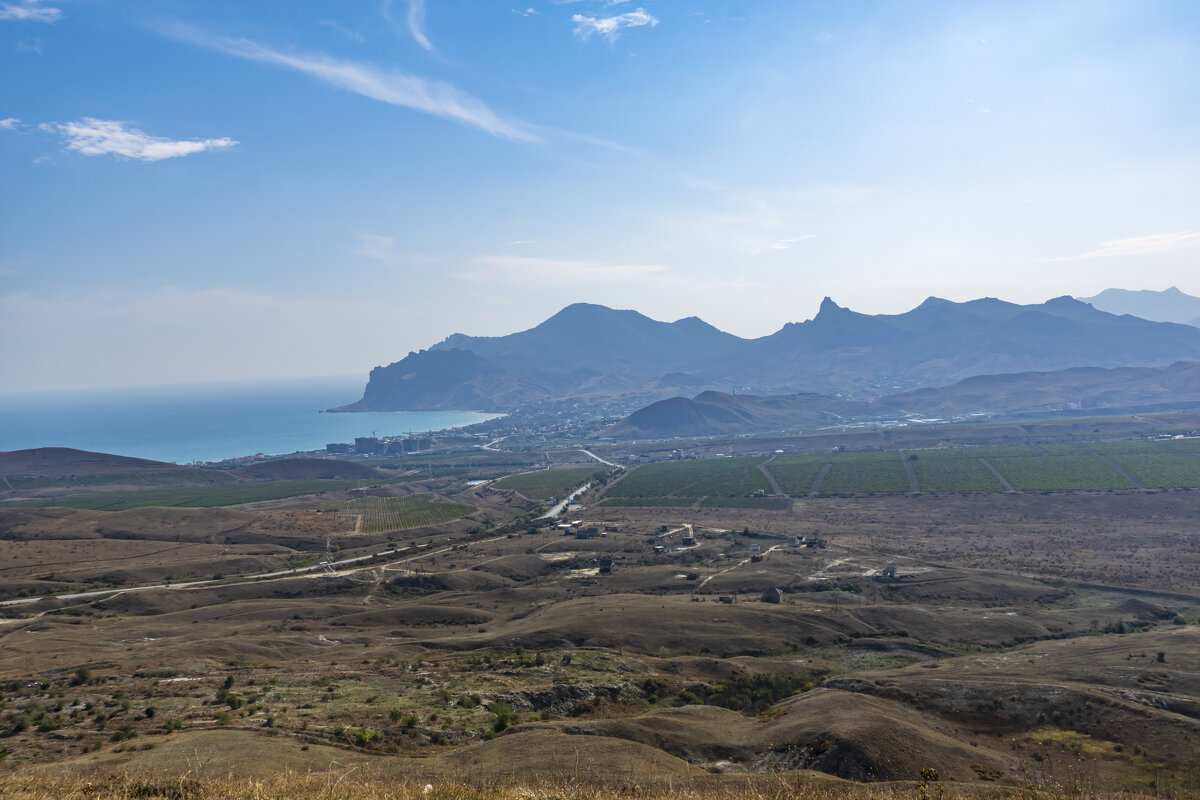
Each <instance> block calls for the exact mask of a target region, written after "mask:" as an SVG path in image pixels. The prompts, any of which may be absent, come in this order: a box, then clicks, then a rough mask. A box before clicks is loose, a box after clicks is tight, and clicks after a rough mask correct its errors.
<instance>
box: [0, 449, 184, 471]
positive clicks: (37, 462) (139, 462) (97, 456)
mask: <svg viewBox="0 0 1200 800" xmlns="http://www.w3.org/2000/svg"><path fill="white" fill-rule="evenodd" d="M190 471H192V470H191V469H190V468H189V467H180V466H178V465H176V464H168V463H165V462H163V461H150V460H149V459H145V458H130V457H128V456H116V455H112V454H111V453H93V452H90V451H87V450H75V449H72V448H70V447H38V448H35V449H32V450H9V451H7V452H0V475H21V476H29V477H35V478H66V477H71V476H76V477H82V476H104V475H122V474H127V473H135V472H181V473H184V472H190Z"/></svg>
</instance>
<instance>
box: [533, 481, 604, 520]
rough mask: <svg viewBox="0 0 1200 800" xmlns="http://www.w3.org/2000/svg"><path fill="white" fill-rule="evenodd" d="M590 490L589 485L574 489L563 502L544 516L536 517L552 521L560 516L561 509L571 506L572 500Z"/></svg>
mask: <svg viewBox="0 0 1200 800" xmlns="http://www.w3.org/2000/svg"><path fill="white" fill-rule="evenodd" d="M590 488H592V485H591V484H590V483H585V484H584V485H583V486H580V487H579V488H578V489H576V490H575V491H573V492H571V493H570V494H569V495H567V499H565V500H563V501H562V502H561V503H559V504H558V505H556V506H555V507H554V508H552V509H550V510H549V511H547V512H546V513H545V514H542V515H541V516H540V517H538V519H554V518H555V517H557V516H558V515H559V514H561V513H562V512H563V509H565V508H566V507H567V506H569V505H570V504H571V501H572V500H574V499H575V498H576V497H578V496H579V495H581V494H583V493H584V492H586V491H587V490H588V489H590Z"/></svg>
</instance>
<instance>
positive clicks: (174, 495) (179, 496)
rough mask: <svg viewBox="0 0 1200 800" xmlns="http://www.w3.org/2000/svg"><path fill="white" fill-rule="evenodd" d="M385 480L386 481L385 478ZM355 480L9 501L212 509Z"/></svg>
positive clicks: (32, 504)
mask: <svg viewBox="0 0 1200 800" xmlns="http://www.w3.org/2000/svg"><path fill="white" fill-rule="evenodd" d="M385 482H386V481H385ZM361 483H362V481H359V480H305V481H273V482H264V483H235V484H223V485H219V486H181V487H178V488H172V489H147V490H130V491H112V492H91V493H88V494H79V495H63V496H59V497H53V498H39V499H36V500H25V501H18V502H14V503H12V505H16V506H26V507H38V508H41V507H47V506H60V507H64V508H84V509H92V510H96V511H123V510H126V509H131V508H143V507H146V506H163V507H167V508H213V507H217V506H232V505H240V504H242V503H257V502H262V501H264V500H279V499H282V498H287V497H298V496H301V495H309V494H321V493H323V492H333V491H339V490H344V489H353V488H357V487H358V486H359V485H360V484H361Z"/></svg>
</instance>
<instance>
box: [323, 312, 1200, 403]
mask: <svg viewBox="0 0 1200 800" xmlns="http://www.w3.org/2000/svg"><path fill="white" fill-rule="evenodd" d="M1181 360H1191V361H1196V360H1200V329H1197V328H1194V327H1191V326H1186V325H1178V324H1174V323H1167V322H1152V321H1149V320H1145V319H1141V318H1138V317H1133V316H1128V315H1125V316H1117V315H1115V314H1110V313H1107V312H1104V311H1100V310H1098V309H1096V308H1094V307H1093V306H1091V305H1088V304H1087V303H1082V302H1080V301H1078V300H1075V299H1072V298H1070V297H1059V298H1056V299H1053V300H1050V301H1047V302H1046V303H1041V304H1033V305H1018V304H1015V303H1007V302H1004V301H1001V300H997V299H994V298H984V299H980V300H972V301H969V302H965V303H955V302H951V301H948V300H942V299H939V298H933V297H931V298H929V299H928V300H926V301H925V302H924V303H922V304H921V305H920V306H918V307H917V308H915V309H913V310H911V311H908V312H905V313H903V314H895V315H874V316H872V315H867V314H860V313H857V312H854V311H851V310H850V309H848V308H843V307H841V306H839V305H837V304H836V303H834V302H833V301H832V300H831V299H829V298H826V299H825V300H824V302H822V303H821V307H820V310H819V312H818V313H817V315H816V316H815V317H814V318H813V319H811V320H808V321H806V322H801V323H788V324H787V325H785V326H784V327H783V328H782V329H780V330H779V331H777V332H776V333H773V334H771V335H769V336H764V337H762V338H759V339H739V338H738V337H736V336H732V335H731V334H727V333H723V332H721V331H719V330H717V329H716V328H714V327H712V326H711V325H709V324H707V323H705V322H703V321H701V320H699V319H697V318H695V317H688V318H686V319H681V320H678V321H676V322H670V323H666V322H657V321H654V320H651V319H649V318H648V317H645V316H643V315H641V314H639V313H637V312H635V311H617V310H613V309H610V308H605V307H604V306H596V305H588V304H576V305H573V306H568V307H567V308H565V309H563V310H562V311H561V312H559V313H558V314H556V315H554V316H553V317H551V318H550V319H548V320H546V321H545V322H543V323H542V324H540V325H538V326H536V327H534V328H531V329H529V330H526V331H522V332H520V333H514V334H510V335H508V336H499V337H471V336H465V335H463V334H454V335H453V336H451V337H449V338H447V339H446V340H445V341H443V342H441V343H439V344H436V345H434V346H433V347H432V348H430V349H429V350H424V351H421V352H419V353H410V354H409V355H408V356H407V357H406V358H404V359H403V360H401V361H398V362H395V363H393V364H390V365H388V366H386V367H376V368H375V369H374V370H372V371H371V376H370V380H369V381H368V383H367V387H366V390H365V391H364V394H363V398H362V399H361V400H359V401H358V402H356V403H353V404H350V405H347V406H343V407H341V408H339V409H336V410H340V411H384V410H418V409H479V410H489V411H503V410H511V409H514V408H517V407H519V406H521V405H522V404H525V403H528V402H531V401H534V400H547V399H549V400H553V399H565V398H579V399H584V400H612V399H616V398H624V399H626V400H627V399H628V398H630V397H637V398H645V401H646V402H647V403H650V402H653V401H656V400H662V399H666V398H667V397H670V396H671V395H673V394H678V393H679V392H680V391H687V392H692V391H698V390H704V389H718V388H725V387H728V386H730V385H734V386H740V387H744V388H745V389H746V390H748V391H752V392H754V393H756V394H760V395H770V394H797V393H812V392H819V393H823V394H830V395H833V394H837V395H844V396H850V397H854V398H856V399H861V400H872V399H877V398H879V397H881V396H883V395H887V394H891V393H893V392H895V391H897V390H900V389H910V388H918V387H922V386H931V385H938V384H946V383H951V382H954V381H959V380H962V379H964V378H968V377H972V376H975V375H989V374H1002V373H1018V372H1029V371H1054V370H1063V369H1070V368H1075V367H1104V368H1115V367H1147V366H1155V367H1161V366H1166V365H1168V364H1171V363H1174V362H1176V361H1181ZM835 413H837V412H835Z"/></svg>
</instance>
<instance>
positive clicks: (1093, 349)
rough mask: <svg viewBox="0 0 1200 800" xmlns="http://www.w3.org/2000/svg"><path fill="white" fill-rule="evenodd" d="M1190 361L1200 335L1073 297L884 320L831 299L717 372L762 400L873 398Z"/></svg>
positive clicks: (973, 305)
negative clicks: (1000, 378)
mask: <svg viewBox="0 0 1200 800" xmlns="http://www.w3.org/2000/svg"><path fill="white" fill-rule="evenodd" d="M1189 359H1200V330H1197V329H1195V328H1191V327H1187V326H1183V325H1173V324H1168V323H1162V322H1150V321H1147V320H1144V319H1140V318H1136V317H1128V316H1115V315H1113V314H1108V313H1106V312H1103V311H1098V310H1097V309H1095V308H1093V307H1092V306H1089V305H1087V304H1085V303H1081V302H1079V301H1078V300H1074V299H1072V298H1070V297H1059V298H1055V299H1053V300H1049V301H1047V302H1045V303H1041V304H1035V305H1025V306H1022V305H1017V304H1015V303H1007V302H1004V301H1002V300H996V299H994V298H984V299H981V300H972V301H969V302H965V303H954V302H951V301H949V300H942V299H939V298H935V297H931V298H929V299H928V300H926V301H925V302H924V303H922V304H921V305H920V306H918V307H917V308H915V309H913V310H912V311H908V312H906V313H903V314H895V315H878V316H868V315H865V314H859V313H856V312H854V311H851V310H849V309H846V308H842V307H840V306H838V305H837V304H836V303H834V302H833V301H832V300H830V299H829V298H826V299H825V301H824V302H823V303H822V304H821V309H820V312H819V313H818V314H817V316H816V317H815V318H813V319H811V320H809V321H808V322H802V323H789V324H788V325H785V326H784V327H783V328H782V329H781V330H780V331H778V332H776V333H774V334H772V335H770V336H766V337H763V338H761V339H756V340H753V341H750V342H748V343H747V344H746V346H745V347H743V348H742V349H741V350H740V351H739V352H738V353H737V355H736V358H735V359H729V360H727V361H725V362H724V363H721V364H719V365H717V366H716V369H715V372H716V373H717V374H720V375H721V376H722V377H725V378H726V379H729V380H733V381H735V382H736V384H737V385H744V386H750V387H753V388H755V389H756V390H758V391H762V390H764V389H765V390H766V392H764V393H772V394H774V393H782V392H792V391H817V392H824V393H844V392H850V393H852V394H854V395H855V396H858V397H865V398H870V397H878V396H880V395H882V394H886V393H889V392H891V391H894V390H895V388H907V387H915V386H922V385H925V386H928V385H938V384H946V383H950V382H952V381H957V380H961V379H963V378H967V377H970V376H972V375H990V374H1000V373H1015V372H1028V371H1033V370H1038V371H1049V370H1058V369H1067V368H1069V367H1077V366H1097V367H1118V366H1162V365H1166V364H1170V363H1173V362H1175V361H1180V360H1189Z"/></svg>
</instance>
